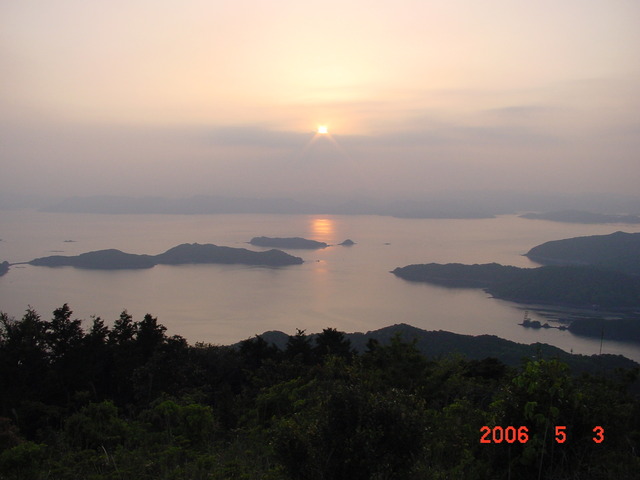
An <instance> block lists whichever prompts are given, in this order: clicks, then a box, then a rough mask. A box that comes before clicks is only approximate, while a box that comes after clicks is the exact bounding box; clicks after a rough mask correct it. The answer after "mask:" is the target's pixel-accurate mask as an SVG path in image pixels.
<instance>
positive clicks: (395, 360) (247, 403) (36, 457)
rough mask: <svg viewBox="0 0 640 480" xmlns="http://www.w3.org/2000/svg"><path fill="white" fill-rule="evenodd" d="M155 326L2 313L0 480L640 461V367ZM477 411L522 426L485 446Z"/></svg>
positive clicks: (416, 473)
mask: <svg viewBox="0 0 640 480" xmlns="http://www.w3.org/2000/svg"><path fill="white" fill-rule="evenodd" d="M165 332H166V329H165V328H164V326H162V325H161V324H159V323H158V321H157V319H156V318H155V317H152V316H151V315H146V316H145V317H144V318H143V320H141V321H139V322H138V321H135V320H134V319H133V317H132V316H131V315H129V314H128V313H127V312H126V311H124V312H122V314H121V315H120V317H119V318H118V319H116V320H115V322H114V323H113V326H111V327H109V326H107V325H106V324H105V322H104V321H103V320H101V319H100V318H93V319H92V322H91V324H90V325H89V328H88V329H87V330H84V329H83V328H82V322H81V321H79V320H76V319H74V318H73V316H72V312H71V309H70V308H69V307H68V305H64V306H63V307H61V308H59V309H56V310H55V311H54V312H53V316H52V319H51V320H43V319H42V318H41V317H40V316H39V315H38V314H37V313H36V312H35V311H33V310H32V309H29V310H27V312H26V313H25V315H24V316H23V317H22V319H19V320H14V319H11V318H9V317H8V316H6V315H3V314H2V315H0V387H1V388H0V480H5V479H41V478H56V479H95V480H102V479H129V478H131V479H133V478H135V479H143V480H144V479H203V480H204V479H314V480H315V479H327V478H331V479H342V478H345V479H346V478H348V479H360V478H362V479H400V478H403V479H404V478H435V479H447V478H469V479H484V478H521V479H529V478H531V479H538V478H550V479H572V478H581V479H605V478H616V479H618V478H620V479H627V478H635V476H636V473H637V472H638V471H639V470H640V456H639V453H638V452H640V400H639V399H638V397H637V396H634V395H633V394H632V393H631V392H632V391H633V387H634V386H636V385H637V383H638V380H637V377H638V372H637V371H635V372H634V371H620V372H619V373H618V374H616V375H608V376H607V377H604V376H601V375H600V376H597V375H596V376H586V375H583V376H577V375H576V374H574V373H572V372H570V371H569V369H568V367H567V366H566V365H565V364H563V363H562V362H560V361H558V360H556V359H542V358H537V359H536V360H529V361H526V362H525V363H523V364H522V365H521V366H520V367H519V368H512V367H507V366H506V365H504V364H502V363H501V362H500V361H498V360H496V359H493V358H484V359H474V360H468V359H466V358H465V357H463V356H461V355H457V356H446V357H442V358H438V359H434V358H427V357H425V356H424V355H423V354H422V353H421V352H420V351H419V350H418V348H417V345H416V341H407V340H403V339H402V338H401V337H400V336H399V335H396V336H394V337H392V338H391V339H390V340H389V341H388V342H384V341H380V342H378V341H375V340H370V341H369V343H368V347H367V349H366V351H365V352H363V353H361V354H355V353H354V350H353V348H352V346H351V343H350V341H349V339H348V338H347V337H346V336H345V335H344V334H343V333H342V332H339V331H337V330H335V329H331V328H327V329H325V330H323V332H322V333H320V334H318V335H315V336H308V335H306V334H305V332H304V331H303V330H298V331H297V333H296V334H294V335H292V336H290V337H289V339H288V342H287V344H286V346H285V347H284V348H283V349H279V348H277V347H275V346H274V345H272V344H270V343H268V342H266V341H265V340H264V339H263V338H261V337H254V338H250V339H247V340H245V341H243V342H241V343H240V344H239V345H238V346H237V347H236V348H234V347H224V346H213V345H206V344H196V345H195V346H190V345H189V344H187V342H186V341H185V340H184V339H182V338H181V337H167V336H166V333H165ZM485 426H486V428H487V429H495V428H496V427H498V428H502V430H504V429H506V428H508V427H509V426H511V427H514V429H513V430H512V431H513V432H515V428H522V427H525V428H526V429H527V430H526V432H527V433H526V436H527V439H526V441H523V442H521V441H520V440H516V439H515V438H512V440H514V441H512V442H507V441H503V440H502V439H501V441H491V442H489V444H483V443H481V442H480V439H481V434H482V433H481V429H482V427H485ZM596 426H602V427H603V428H604V431H605V433H604V441H603V442H602V443H596V442H594V441H593V438H594V436H596V435H597V434H596V432H594V430H593V429H594V427H596ZM558 427H562V428H560V430H558ZM521 432H522V430H521ZM563 435H564V436H565V437H566V441H565V442H564V443H558V441H557V438H558V437H559V436H560V438H562V437H563ZM489 438H491V437H489ZM519 438H520V439H522V438H524V437H519Z"/></svg>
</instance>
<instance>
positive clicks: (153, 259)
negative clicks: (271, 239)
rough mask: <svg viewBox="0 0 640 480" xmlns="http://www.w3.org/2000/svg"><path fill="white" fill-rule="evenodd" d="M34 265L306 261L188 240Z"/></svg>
mask: <svg viewBox="0 0 640 480" xmlns="http://www.w3.org/2000/svg"><path fill="white" fill-rule="evenodd" d="M28 263H29V264H30V265H36V266H45V267H63V266H71V267H76V268H87V269H103V270H118V269H137V268H151V267H153V266H155V265H182V264H189V263H193V264H197V263H219V264H243V265H265V266H272V267H276V266H286V265H299V264H301V263H303V260H302V259H301V258H300V257H294V256H293V255H289V254H288V253H285V252H283V251H281V250H268V251H266V252H254V251H251V250H247V249H246V248H232V247H221V246H218V245H213V244H204V245H201V244H198V243H191V244H189V243H185V244H182V245H178V246H177V247H173V248H171V249H169V250H167V251H166V252H164V253H161V254H159V255H136V254H132V253H125V252H122V251H120V250H115V249H109V250H98V251H95V252H88V253H83V254H81V255H77V256H62V255H53V256H49V257H42V258H36V259H34V260H31V261H30V262H28Z"/></svg>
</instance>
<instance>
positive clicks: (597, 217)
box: [520, 210, 640, 224]
mask: <svg viewBox="0 0 640 480" xmlns="http://www.w3.org/2000/svg"><path fill="white" fill-rule="evenodd" d="M520 218H528V219H531V220H550V221H552V222H564V223H630V224H638V223H640V216H638V215H612V214H606V213H593V212H585V211H583V210H561V211H557V212H546V213H525V214H524V215H520Z"/></svg>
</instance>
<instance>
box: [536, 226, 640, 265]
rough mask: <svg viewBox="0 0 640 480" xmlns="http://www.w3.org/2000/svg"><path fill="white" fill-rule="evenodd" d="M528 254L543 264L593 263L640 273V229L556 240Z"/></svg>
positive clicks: (537, 247) (539, 246)
mask: <svg viewBox="0 0 640 480" xmlns="http://www.w3.org/2000/svg"><path fill="white" fill-rule="evenodd" d="M525 256H527V257H528V258H530V259H531V260H533V261H534V262H538V263H541V264H544V265H592V266H596V267H600V268H605V269H610V270H615V271H618V272H622V273H628V274H634V275H640V233H625V232H615V233H612V234H610V235H593V236H588V237H575V238H568V239H564V240H554V241H550V242H546V243H543V244H541V245H538V246H536V247H533V248H532V249H531V250H529V251H528V252H527V253H526V254H525Z"/></svg>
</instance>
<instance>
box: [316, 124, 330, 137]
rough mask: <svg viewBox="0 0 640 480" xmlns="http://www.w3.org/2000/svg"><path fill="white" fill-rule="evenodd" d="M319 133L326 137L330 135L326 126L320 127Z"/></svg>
mask: <svg viewBox="0 0 640 480" xmlns="http://www.w3.org/2000/svg"><path fill="white" fill-rule="evenodd" d="M318 133H319V134H321V135H324V134H325V133H329V129H328V128H327V126H326V125H320V126H319V127H318Z"/></svg>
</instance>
